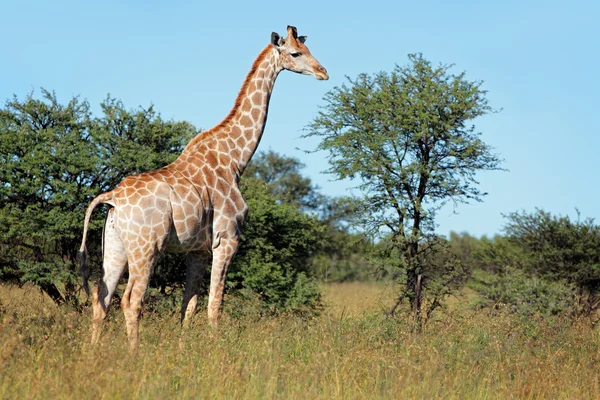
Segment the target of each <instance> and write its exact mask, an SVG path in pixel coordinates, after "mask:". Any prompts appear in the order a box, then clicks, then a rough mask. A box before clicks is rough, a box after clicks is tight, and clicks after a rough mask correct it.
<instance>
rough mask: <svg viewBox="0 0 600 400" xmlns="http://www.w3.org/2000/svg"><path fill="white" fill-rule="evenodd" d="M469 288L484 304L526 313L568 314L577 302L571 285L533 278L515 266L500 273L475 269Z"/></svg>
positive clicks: (560, 281)
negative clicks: (480, 296) (481, 296)
mask: <svg viewBox="0 0 600 400" xmlns="http://www.w3.org/2000/svg"><path fill="white" fill-rule="evenodd" d="M471 287H472V288H473V289H475V290H477V291H478V292H479V293H480V294H481V295H483V296H484V299H485V300H484V302H483V304H484V305H492V304H495V305H498V304H504V305H507V306H509V307H510V309H511V310H512V311H515V312H518V313H521V314H526V315H557V314H566V313H571V312H572V311H573V308H574V307H575V304H576V303H575V298H576V297H575V294H576V288H575V287H574V285H572V284H569V283H568V282H566V281H563V280H559V281H554V280H550V279H545V278H540V277H536V276H533V275H530V274H528V273H526V272H525V271H523V270H522V269H518V268H511V267H506V268H504V270H503V271H502V273H501V274H490V273H488V272H485V271H483V270H475V271H474V272H473V283H472V284H471Z"/></svg>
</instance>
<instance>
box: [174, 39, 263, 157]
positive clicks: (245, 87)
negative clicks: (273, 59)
mask: <svg viewBox="0 0 600 400" xmlns="http://www.w3.org/2000/svg"><path fill="white" fill-rule="evenodd" d="M272 49H273V46H272V45H270V44H269V45H267V47H265V48H264V49H263V50H262V51H261V52H260V53H259V54H258V57H256V59H255V60H254V62H253V63H252V67H250V71H249V72H248V74H246V78H245V79H244V82H243V83H242V87H241V88H240V90H239V92H238V94H237V96H236V98H235V102H234V104H233V107H232V108H231V110H230V111H229V114H227V116H226V117H225V118H224V119H223V120H222V121H221V122H219V123H218V124H217V125H215V126H214V127H212V128H210V129H207V130H205V131H203V132H201V133H199V134H198V135H197V136H196V137H195V138H193V139H192V140H191V141H190V143H189V144H188V145H187V146H186V148H187V147H191V146H193V145H194V144H196V143H198V142H200V141H203V140H204V139H205V138H207V137H209V136H212V135H213V134H214V131H216V130H218V129H220V128H222V127H224V126H227V125H228V124H229V123H230V122H231V120H232V119H233V117H234V116H235V113H236V110H237V109H238V108H239V107H241V105H242V101H243V100H244V95H245V94H246V91H247V90H248V85H249V84H250V80H251V79H252V77H253V76H254V74H255V73H256V70H257V69H258V67H259V66H260V64H261V63H262V62H263V60H264V59H265V57H266V56H267V54H268V53H269V52H270V51H271V50H272Z"/></svg>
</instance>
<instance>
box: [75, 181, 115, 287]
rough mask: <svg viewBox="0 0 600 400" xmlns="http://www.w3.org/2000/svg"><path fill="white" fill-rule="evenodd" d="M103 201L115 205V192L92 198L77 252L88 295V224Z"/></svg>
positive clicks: (83, 283) (80, 271) (83, 282)
mask: <svg viewBox="0 0 600 400" xmlns="http://www.w3.org/2000/svg"><path fill="white" fill-rule="evenodd" d="M101 203H104V204H110V205H111V206H113V207H114V202H113V193H112V192H107V193H102V194H101V195H98V196H97V197H96V198H95V199H94V200H92V202H91V203H90V205H89V206H88V208H87V211H86V212H85V221H84V223H83V239H82V241H81V247H80V248H79V251H78V252H77V262H78V263H79V273H80V274H81V278H82V286H83V290H85V294H86V295H87V296H88V297H89V296H90V286H89V284H88V280H89V279H90V267H89V264H88V259H87V258H88V257H87V248H86V246H85V241H86V239H87V232H88V226H89V223H90V218H91V216H92V212H93V211H94V208H96V206H97V205H98V204H101Z"/></svg>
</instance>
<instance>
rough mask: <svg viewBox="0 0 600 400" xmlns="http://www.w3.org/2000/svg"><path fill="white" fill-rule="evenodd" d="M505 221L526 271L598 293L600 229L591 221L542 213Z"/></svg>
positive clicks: (508, 233) (511, 217)
mask: <svg viewBox="0 0 600 400" xmlns="http://www.w3.org/2000/svg"><path fill="white" fill-rule="evenodd" d="M506 218H507V220H508V222H507V224H506V227H505V232H506V235H507V236H508V238H510V240H511V241H512V242H513V243H515V244H518V245H519V247H520V248H521V249H522V250H523V252H524V253H525V254H526V256H527V257H528V259H529V262H528V265H527V270H528V271H529V272H533V273H536V274H538V275H540V276H544V277H547V278H548V279H551V280H566V281H568V282H570V283H573V284H575V285H577V287H579V288H581V289H582V290H583V291H585V292H587V293H589V294H591V295H596V294H599V293H600V226H598V225H596V224H595V223H594V220H593V219H591V218H588V219H586V220H584V221H581V220H579V218H578V219H577V220H576V221H571V219H570V218H569V217H568V216H566V217H561V216H558V217H557V216H552V215H551V214H550V213H548V212H545V211H543V210H536V211H535V212H534V213H530V214H528V213H525V212H521V213H518V212H515V213H511V214H509V215H508V216H507V217H506Z"/></svg>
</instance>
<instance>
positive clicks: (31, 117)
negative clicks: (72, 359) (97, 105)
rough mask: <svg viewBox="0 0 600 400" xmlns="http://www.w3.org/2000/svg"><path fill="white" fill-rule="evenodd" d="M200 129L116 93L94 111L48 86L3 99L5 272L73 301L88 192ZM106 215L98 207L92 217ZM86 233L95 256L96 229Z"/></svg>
mask: <svg viewBox="0 0 600 400" xmlns="http://www.w3.org/2000/svg"><path fill="white" fill-rule="evenodd" d="M194 131H195V130H194V129H193V127H192V126H191V125H190V124H188V123H180V122H171V121H163V120H162V119H161V118H160V116H158V115H157V114H156V113H155V112H154V111H153V109H152V107H150V108H149V109H140V110H136V111H127V110H126V109H125V108H124V107H123V105H122V104H121V102H119V101H117V100H115V99H113V98H110V97H108V98H107V99H106V100H105V102H104V103H103V104H102V115H101V116H100V117H96V118H94V117H92V115H91V113H90V110H89V104H88V103H87V102H86V101H81V100H80V99H79V98H77V97H75V98H73V99H71V100H70V101H69V102H68V103H67V105H61V104H60V103H59V102H58V99H57V97H56V95H55V94H54V93H51V92H48V91H46V90H42V95H41V98H35V97H34V96H33V95H32V94H30V95H29V96H27V97H26V98H25V99H24V100H19V99H18V98H17V97H16V96H15V97H13V98H12V99H11V100H8V101H7V102H6V104H5V106H4V108H2V109H0V226H2V227H5V228H4V229H1V230H0V279H2V280H5V281H6V280H11V281H16V282H33V283H35V284H36V285H38V286H39V287H40V288H41V289H42V290H44V291H45V292H46V293H48V294H49V295H50V296H51V297H52V298H53V299H54V300H55V301H57V302H59V303H61V302H64V301H70V302H73V303H76V302H77V298H76V296H75V294H76V289H77V282H78V276H77V272H76V268H75V264H74V257H75V252H76V249H77V248H78V247H79V242H80V240H81V232H82V221H83V215H84V212H85V208H86V207H87V204H88V203H89V200H90V199H91V198H92V197H94V196H95V195H97V194H98V193H100V192H102V191H105V190H108V189H110V188H112V187H114V186H115V185H116V184H117V183H118V182H119V181H120V180H121V179H122V178H123V177H124V176H127V175H130V174H133V173H137V172H141V171H143V170H147V169H153V168H157V167H159V166H163V165H165V164H167V163H168V162H170V161H172V160H173V159H174V158H175V157H176V154H177V153H179V152H180V151H181V150H182V148H183V146H184V144H185V143H187V141H188V140H189V138H191V137H192V135H193V134H194ZM101 221H102V215H101V213H97V214H96V215H95V219H94V220H93V221H92V227H93V228H98V227H100V226H101V223H102V222H101ZM90 243H91V246H90V252H91V256H92V257H93V258H94V260H95V261H94V263H95V264H96V265H99V264H100V263H99V260H98V257H99V253H100V249H99V245H100V243H101V240H100V237H99V229H96V230H94V231H93V232H92V238H91V240H90Z"/></svg>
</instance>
